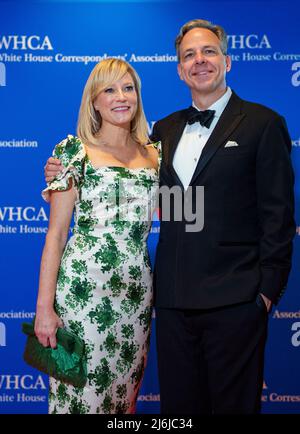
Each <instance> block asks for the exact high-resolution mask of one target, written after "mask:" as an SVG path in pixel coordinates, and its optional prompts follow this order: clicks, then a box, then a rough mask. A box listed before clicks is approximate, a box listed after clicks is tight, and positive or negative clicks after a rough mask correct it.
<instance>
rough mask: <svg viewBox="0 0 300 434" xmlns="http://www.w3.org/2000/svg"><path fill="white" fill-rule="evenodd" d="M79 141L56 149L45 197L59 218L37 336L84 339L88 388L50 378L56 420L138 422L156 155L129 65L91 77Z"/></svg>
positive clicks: (112, 64) (114, 62) (102, 67)
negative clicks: (132, 417) (128, 416)
mask: <svg viewBox="0 0 300 434" xmlns="http://www.w3.org/2000/svg"><path fill="white" fill-rule="evenodd" d="M77 135H78V137H73V136H68V138H67V139H65V140H63V141H62V142H61V143H59V144H58V145H57V146H56V147H55V150H54V153H53V155H54V156H55V157H57V158H59V159H60V163H61V164H62V166H63V171H62V172H61V173H60V174H59V175H57V176H56V177H55V178H54V179H53V180H52V181H51V182H49V183H48V187H47V188H46V189H45V190H44V191H43V197H44V198H45V199H46V200H47V201H49V202H50V204H51V210H50V220H49V230H48V234H47V237H46V243H45V247H44V250H43V255H42V261H41V271H40V284H39V294H38V300H37V310H36V321H35V333H36V335H37V337H38V339H39V341H40V342H41V343H42V344H43V345H44V346H48V345H50V346H51V347H52V348H54V347H55V346H56V338H55V334H56V330H57V328H58V327H66V328H67V329H69V330H71V331H73V332H75V333H77V335H79V336H80V337H81V338H82V339H83V340H84V341H85V347H86V358H87V363H88V382H87V385H86V386H85V387H84V388H76V387H73V386H71V385H66V384H62V383H60V382H58V381H56V380H55V379H53V378H50V393H49V412H50V413H134V411H135V404H136V398H137V395H138V391H139V387H140V384H141V380H142V377H143V372H144V368H145V363H146V357H147V351H148V348H149V333H150V322H151V303H152V279H151V272H150V266H149V259H148V253H147V246H146V239H147V235H148V233H149V229H150V225H151V213H150V212H149V211H150V210H149V208H150V207H151V206H150V205H151V203H152V204H153V201H154V199H155V196H156V191H157V186H158V173H157V172H158V153H157V150H156V149H155V147H154V146H153V145H151V144H148V142H149V139H148V135H147V124H146V120H145V116H144V113H143V108H142V101H141V95H140V81H139V78H138V76H137V73H136V72H135V71H134V69H133V68H132V67H131V66H130V65H129V64H128V63H126V62H125V61H123V60H119V59H105V60H103V61H101V62H100V63H98V64H97V65H96V67H95V68H94V69H93V71H92V72H91V75H90V77H89V79H88V81H87V83H86V86H85V89H84V93H83V97H82V102H81V107H80V113H79V119H78V129H77ZM74 209H75V217H74V221H75V226H74V229H73V235H72V237H71V238H70V239H69V241H68V242H67V237H68V232H69V226H70V222H71V218H72V214H73V210H74ZM66 242H67V244H66Z"/></svg>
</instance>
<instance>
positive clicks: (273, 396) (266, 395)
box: [261, 381, 300, 404]
mask: <svg viewBox="0 0 300 434" xmlns="http://www.w3.org/2000/svg"><path fill="white" fill-rule="evenodd" d="M261 401H262V402H272V403H279V404H280V403H295V402H300V395H284V394H280V393H278V392H274V391H269V387H268V386H267V384H266V382H265V381H264V385H263V392H262V396H261Z"/></svg>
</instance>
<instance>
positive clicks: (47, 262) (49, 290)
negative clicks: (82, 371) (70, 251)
mask: <svg viewBox="0 0 300 434" xmlns="http://www.w3.org/2000/svg"><path fill="white" fill-rule="evenodd" d="M75 200H76V192H75V189H74V187H73V186H72V185H71V186H70V188H69V189H68V190H65V191H52V192H51V201H50V203H51V205H50V219H49V227H48V233H47V236H46V242H45V246H44V249H43V254H42V259H41V267H40V279H39V292H38V298H37V306H36V319H35V334H36V336H37V338H38V340H39V342H40V343H41V344H42V345H44V347H47V346H49V344H50V346H51V347H52V348H55V347H56V337H55V335H56V331H57V328H58V327H62V326H63V323H62V320H61V319H60V318H59V317H58V315H57V314H56V312H55V311H54V299H55V291H56V282H57V273H58V269H59V266H60V260H61V257H62V254H63V251H64V248H65V245H66V242H67V239H68V232H69V227H70V222H71V218H72V214H73V209H74V204H75Z"/></svg>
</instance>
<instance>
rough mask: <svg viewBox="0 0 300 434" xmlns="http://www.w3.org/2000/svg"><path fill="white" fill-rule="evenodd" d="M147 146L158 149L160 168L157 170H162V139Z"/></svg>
mask: <svg viewBox="0 0 300 434" xmlns="http://www.w3.org/2000/svg"><path fill="white" fill-rule="evenodd" d="M146 146H151V147H152V148H154V149H156V150H157V152H158V169H157V171H158V172H159V170H160V166H161V159H162V148H161V141H159V142H153V143H149V144H148V145H146Z"/></svg>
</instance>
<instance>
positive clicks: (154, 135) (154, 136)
mask: <svg viewBox="0 0 300 434" xmlns="http://www.w3.org/2000/svg"><path fill="white" fill-rule="evenodd" d="M150 140H151V142H160V141H161V136H160V133H159V126H158V122H155V124H154V125H153V129H152V133H151V135H150Z"/></svg>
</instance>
